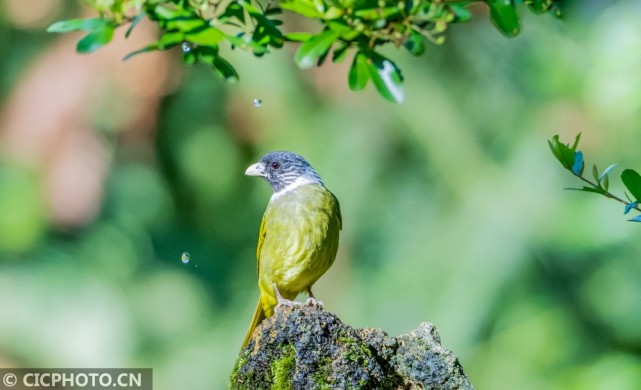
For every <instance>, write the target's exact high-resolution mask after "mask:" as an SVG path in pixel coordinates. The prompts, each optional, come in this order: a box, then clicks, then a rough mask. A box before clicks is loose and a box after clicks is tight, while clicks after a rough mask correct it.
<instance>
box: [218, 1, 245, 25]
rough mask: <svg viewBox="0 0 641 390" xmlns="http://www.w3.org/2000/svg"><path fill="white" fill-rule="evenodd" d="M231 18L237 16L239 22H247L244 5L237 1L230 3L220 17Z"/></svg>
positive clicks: (223, 19) (222, 18) (223, 18)
mask: <svg viewBox="0 0 641 390" xmlns="http://www.w3.org/2000/svg"><path fill="white" fill-rule="evenodd" d="M231 18H236V19H237V20H238V21H239V22H241V23H242V24H245V11H244V10H243V7H241V6H240V4H238V3H237V2H235V1H233V2H231V3H229V5H228V6H227V8H225V12H223V13H222V14H221V15H220V17H219V19H220V20H221V21H225V20H227V19H231Z"/></svg>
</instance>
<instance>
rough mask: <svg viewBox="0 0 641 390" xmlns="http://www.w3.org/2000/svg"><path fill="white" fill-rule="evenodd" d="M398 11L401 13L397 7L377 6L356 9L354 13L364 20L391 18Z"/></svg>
mask: <svg viewBox="0 0 641 390" xmlns="http://www.w3.org/2000/svg"><path fill="white" fill-rule="evenodd" d="M400 13H401V10H400V9H398V7H387V8H378V7H377V8H369V9H361V10H358V11H356V12H354V15H356V16H357V17H359V18H362V19H365V20H381V19H382V20H385V19H389V18H392V17H394V16H396V15H398V14H400Z"/></svg>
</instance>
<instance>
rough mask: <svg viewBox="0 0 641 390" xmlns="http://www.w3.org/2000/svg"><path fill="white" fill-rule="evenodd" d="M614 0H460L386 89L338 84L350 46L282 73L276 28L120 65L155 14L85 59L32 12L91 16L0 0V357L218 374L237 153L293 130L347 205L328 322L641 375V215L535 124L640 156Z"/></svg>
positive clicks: (518, 361)
mask: <svg viewBox="0 0 641 390" xmlns="http://www.w3.org/2000/svg"><path fill="white" fill-rule="evenodd" d="M606 3H610V2H602V1H599V0H594V1H578V0H577V1H574V2H569V3H568V5H567V7H565V13H566V19H565V21H558V20H555V19H553V18H552V17H550V16H533V15H530V14H529V13H526V12H523V16H525V20H524V31H523V33H522V34H521V35H520V36H519V37H517V38H515V39H507V38H505V37H503V36H501V35H500V34H499V33H498V32H497V31H496V30H495V29H494V28H493V27H492V25H491V24H490V22H489V21H488V19H487V16H486V11H485V9H484V8H482V7H476V8H474V12H475V15H476V17H475V18H474V20H473V22H472V23H469V24H465V25H460V26H454V28H453V29H452V30H451V31H450V33H449V35H448V40H447V42H446V44H445V45H444V46H440V47H437V46H433V45H431V46H429V47H428V52H427V53H426V55H424V56H423V57H422V58H419V59H417V58H413V57H411V56H410V55H409V54H406V53H405V52H404V51H398V52H395V50H394V49H390V50H389V51H388V52H387V54H388V55H391V56H392V58H397V59H398V63H399V65H400V66H401V68H402V69H403V70H404V75H405V79H406V102H405V103H404V104H402V105H394V104H390V103H387V102H385V101H383V100H382V98H380V97H379V96H378V95H377V94H376V92H375V91H374V90H373V88H372V87H371V85H370V86H368V88H367V89H366V91H365V92H364V93H353V92H350V91H349V90H348V88H347V67H348V66H349V61H346V62H345V64H341V65H333V64H328V65H326V66H323V67H322V68H321V69H313V70H308V71H301V70H298V69H297V68H296V67H295V65H294V63H293V60H292V56H293V48H286V49H284V50H281V51H279V52H275V53H272V54H271V55H268V56H266V57H265V58H261V59H256V58H253V57H252V56H251V55H249V54H246V53H233V54H232V55H231V61H232V62H233V63H234V64H235V65H237V68H238V71H239V73H240V76H241V81H240V82H239V83H238V84H235V85H225V84H224V83H223V82H221V81H220V80H219V79H217V78H216V76H215V74H214V73H213V71H211V70H210V69H207V68H206V67H203V66H196V67H193V68H188V67H184V66H183V65H181V64H180V62H179V53H178V52H177V51H170V52H165V53H152V54H145V55H142V56H139V57H137V58H135V59H132V60H130V61H128V62H125V63H123V62H121V61H120V59H121V58H122V57H123V56H124V55H125V54H126V53H128V52H130V51H132V50H133V49H136V48H139V47H141V46H143V45H144V44H146V43H149V42H151V41H152V40H153V37H154V34H155V30H154V28H153V26H151V25H149V24H147V25H145V24H143V25H141V26H140V28H139V29H137V30H136V31H135V32H134V34H133V35H132V37H130V39H128V40H124V39H123V35H124V31H119V32H118V37H117V38H116V39H115V41H114V42H113V43H112V44H110V45H109V46H108V47H106V48H104V49H101V50H100V51H98V52H97V53H94V54H91V55H88V56H80V55H77V54H75V53H74V46H75V42H76V41H77V39H78V38H79V37H80V35H74V34H69V35H62V36H61V35H53V34H46V33H44V32H43V31H44V29H45V28H46V26H47V25H49V24H50V23H52V22H53V21H56V20H60V19H65V18H70V17H76V16H78V15H84V16H87V15H88V14H89V11H87V10H86V9H84V8H82V7H80V6H78V5H77V4H76V3H75V2H71V1H63V0H4V1H3V2H0V53H1V54H0V367H153V369H154V382H155V388H156V389H158V390H164V389H191V390H199V389H222V388H225V387H226V386H227V383H228V375H229V373H230V371H231V368H232V366H233V364H234V361H235V358H236V355H237V352H238V349H239V347H240V345H241V343H242V339H243V336H244V332H245V331H246V328H247V326H248V324H249V321H250V319H251V315H252V311H253V308H254V305H255V301H256V300H257V297H258V292H257V287H256V275H255V267H256V265H255V257H254V256H255V245H256V241H257V232H258V227H259V223H260V218H261V216H262V212H263V211H264V209H265V206H266V204H267V200H268V198H269V196H270V189H269V186H268V185H267V184H266V183H265V182H263V181H260V180H256V179H254V178H248V177H245V176H244V175H243V172H244V169H245V168H246V166H248V165H249V164H250V163H252V162H254V161H255V160H256V159H257V158H258V157H259V156H260V155H262V154H263V153H264V152H267V151H270V150H274V149H286V150H292V151H295V152H297V153H300V154H302V155H304V156H305V157H306V158H307V159H308V160H309V161H310V162H311V163H312V165H314V167H315V168H316V169H317V170H318V171H319V173H320V174H321V175H322V176H323V178H324V180H325V182H326V184H327V185H328V187H329V188H330V189H331V190H332V191H333V192H334V193H335V194H336V195H337V197H338V198H339V200H340V201H341V206H342V211H343V219H344V230H343V234H342V237H341V248H340V251H339V255H338V258H337V260H336V262H335V264H334V266H333V267H332V269H331V270H330V271H329V272H328V273H327V274H326V275H325V276H324V277H323V278H322V279H321V280H320V281H319V283H318V285H317V287H316V288H315V292H316V295H317V296H318V297H319V298H320V299H322V300H323V301H324V303H325V305H326V308H327V309H328V310H330V311H332V312H335V313H337V314H338V315H339V316H340V317H341V318H342V319H343V320H344V321H345V322H347V323H349V324H351V325H353V326H358V327H364V326H372V327H380V328H383V329H384V330H385V331H387V332H389V333H390V334H393V335H396V334H401V333H405V332H408V331H409V330H411V329H413V328H415V327H416V326H417V325H418V324H419V323H420V322H422V321H430V322H433V323H434V324H435V325H436V326H437V327H438V329H439V331H440V333H441V337H442V339H443V343H444V345H445V346H447V347H448V348H451V349H453V351H454V352H455V353H456V354H457V355H458V356H459V358H460V361H461V363H462V364H463V367H464V369H465V371H466V372H467V373H468V375H469V376H470V379H471V381H472V383H473V384H475V386H476V387H477V388H479V389H638V388H641V283H640V280H641V261H640V260H639V253H640V252H641V241H640V240H638V235H639V232H640V230H639V229H640V227H639V226H638V225H636V224H633V223H628V222H626V218H625V217H624V216H623V215H622V212H623V206H622V205H620V204H618V203H615V202H610V201H607V200H606V199H605V198H601V197H597V196H594V195H591V194H583V193H574V192H568V191H563V188H564V187H570V186H576V185H578V184H579V183H577V182H576V181H575V179H574V178H573V177H571V175H570V174H569V173H568V172H567V171H565V170H563V169H562V168H561V166H560V165H559V164H558V162H557V161H556V160H555V159H554V157H553V156H552V154H551V153H550V151H549V150H548V146H547V144H546V139H548V138H550V137H551V136H552V135H553V134H557V133H558V134H561V138H562V140H564V141H565V142H569V141H570V140H572V139H574V136H575V135H576V133H578V132H582V134H583V136H582V143H581V146H580V149H582V150H583V151H584V153H585V154H586V160H587V163H588V164H591V163H596V164H597V165H599V167H600V168H601V169H603V168H604V167H605V166H607V165H609V164H610V163H613V162H617V161H621V160H622V161H623V164H622V165H623V166H627V167H631V168H635V169H637V170H638V169H639V168H641V154H640V153H639V149H638V143H637V140H638V134H639V133H638V130H639V126H640V125H639V123H641V24H640V23H639V19H640V17H641V4H640V3H639V2H638V1H636V0H629V1H617V2H611V4H606ZM256 98H258V99H261V100H262V105H261V106H260V107H255V106H254V104H253V100H254V99H256ZM611 187H614V191H615V192H619V193H622V190H623V188H622V186H621V184H620V182H619V180H614V181H613V184H612V185H611ZM183 252H189V253H190V261H189V262H188V263H186V264H184V263H183V262H182V261H181V254H182V253H183Z"/></svg>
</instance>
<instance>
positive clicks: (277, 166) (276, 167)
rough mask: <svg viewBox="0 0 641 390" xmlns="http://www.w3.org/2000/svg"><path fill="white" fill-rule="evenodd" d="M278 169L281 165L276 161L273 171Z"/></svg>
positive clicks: (273, 164)
mask: <svg viewBox="0 0 641 390" xmlns="http://www.w3.org/2000/svg"><path fill="white" fill-rule="evenodd" d="M278 168H280V163H279V162H278V161H274V162H273V163H272V169H278Z"/></svg>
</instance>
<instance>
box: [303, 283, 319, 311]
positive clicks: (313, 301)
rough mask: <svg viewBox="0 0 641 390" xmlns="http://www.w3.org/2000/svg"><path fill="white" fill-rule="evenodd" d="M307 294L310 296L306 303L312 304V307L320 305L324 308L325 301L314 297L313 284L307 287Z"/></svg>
mask: <svg viewBox="0 0 641 390" xmlns="http://www.w3.org/2000/svg"><path fill="white" fill-rule="evenodd" d="M307 295H308V296H309V298H307V300H306V301H305V305H307V306H311V307H319V308H321V309H322V308H323V302H321V301H319V300H316V298H315V297H314V294H312V288H311V286H310V287H307Z"/></svg>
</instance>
